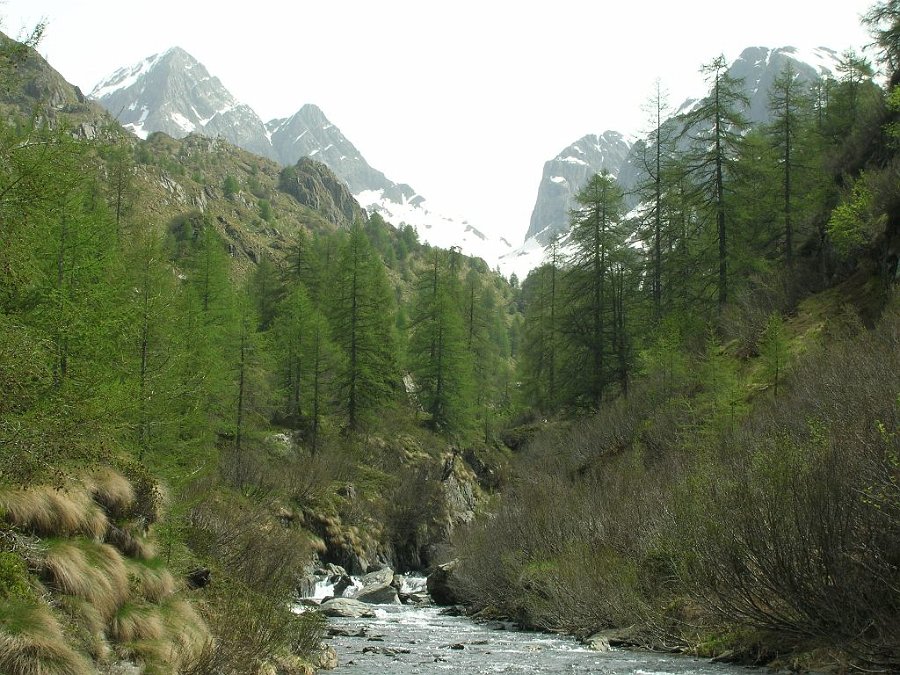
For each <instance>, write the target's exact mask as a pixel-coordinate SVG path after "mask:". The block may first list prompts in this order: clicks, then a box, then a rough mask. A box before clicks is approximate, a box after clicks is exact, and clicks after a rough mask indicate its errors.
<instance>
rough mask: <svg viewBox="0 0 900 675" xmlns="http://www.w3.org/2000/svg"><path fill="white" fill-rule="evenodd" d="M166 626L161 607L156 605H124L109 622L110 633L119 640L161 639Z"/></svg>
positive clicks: (114, 638)
mask: <svg viewBox="0 0 900 675" xmlns="http://www.w3.org/2000/svg"><path fill="white" fill-rule="evenodd" d="M163 633H164V627H163V619H162V615H161V613H160V608H159V607H157V606H155V605H147V604H143V603H142V604H131V603H126V604H125V605H123V606H122V607H121V608H120V609H119V611H118V612H116V615H115V616H114V617H113V618H112V621H110V623H109V635H110V637H111V638H112V639H113V640H116V641H117V642H126V643H127V642H136V641H139V640H141V641H144V640H160V639H161V638H162V637H163Z"/></svg>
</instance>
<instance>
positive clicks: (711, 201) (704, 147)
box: [683, 56, 749, 309]
mask: <svg viewBox="0 0 900 675" xmlns="http://www.w3.org/2000/svg"><path fill="white" fill-rule="evenodd" d="M727 69H728V63H727V61H726V60H725V57H724V56H718V57H716V58H715V59H714V60H713V61H711V62H710V63H708V64H706V65H704V66H703V68H702V72H703V73H704V75H705V76H706V80H707V82H709V83H710V85H711V92H710V95H709V96H708V97H707V98H705V99H704V100H703V101H701V103H700V104H699V105H698V106H697V107H696V108H694V109H693V110H691V111H690V112H689V113H688V114H687V115H685V117H684V120H683V121H684V135H686V137H687V139H688V141H689V146H688V147H689V149H688V164H687V167H686V168H687V171H688V173H689V176H690V178H691V180H692V182H693V183H694V185H695V186H696V188H697V189H698V190H699V194H700V196H701V201H702V202H703V204H704V205H705V206H706V207H707V208H708V209H709V210H710V212H711V215H712V218H713V220H714V223H715V225H714V232H715V236H714V239H713V240H714V241H715V248H716V256H715V259H716V268H717V272H716V299H717V302H718V305H719V308H720V309H721V307H722V306H723V305H724V304H725V303H726V302H727V300H728V258H729V237H728V235H729V227H728V218H729V213H728V205H727V204H726V200H727V196H726V189H727V187H728V182H729V180H730V179H731V175H730V172H731V167H732V165H733V162H734V160H735V158H736V157H737V156H739V155H740V144H741V133H742V131H743V130H744V129H745V128H746V127H747V122H746V120H745V119H744V116H743V115H742V113H741V110H743V109H744V108H745V107H746V106H747V105H749V102H748V100H747V97H746V96H745V95H744V93H743V90H742V87H741V84H742V82H741V81H740V80H738V79H736V78H734V77H731V76H730V75H729V74H728V70H727Z"/></svg>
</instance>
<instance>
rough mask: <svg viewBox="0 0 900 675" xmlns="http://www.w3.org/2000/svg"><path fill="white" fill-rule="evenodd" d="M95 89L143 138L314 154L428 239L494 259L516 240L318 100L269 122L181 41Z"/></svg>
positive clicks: (280, 156)
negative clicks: (444, 196) (386, 162)
mask: <svg viewBox="0 0 900 675" xmlns="http://www.w3.org/2000/svg"><path fill="white" fill-rule="evenodd" d="M91 96H92V97H93V98H94V99H95V100H96V101H98V102H99V103H100V104H101V105H103V106H104V107H105V108H106V109H107V110H109V112H110V113H111V114H112V115H114V116H115V117H116V118H117V119H118V120H119V121H120V122H121V123H122V124H123V126H125V128H127V129H129V130H130V131H132V132H133V133H135V134H136V135H138V136H139V137H142V138H146V136H147V135H148V134H149V133H150V132H153V131H163V132H165V133H167V134H169V135H170V136H172V137H174V138H181V137H184V136H186V135H187V134H190V133H199V134H201V135H205V136H213V137H216V136H221V137H223V138H225V139H226V140H228V141H230V142H231V143H233V144H235V145H237V146H238V147H241V148H244V149H245V150H249V151H251V152H254V153H255V154H258V155H260V156H263V157H266V158H268V159H271V160H274V161H276V162H278V163H280V164H282V165H284V166H293V165H295V164H296V163H297V162H298V161H299V160H300V159H302V158H303V157H311V158H313V159H315V160H317V161H320V162H322V163H324V164H325V165H326V166H328V168H329V169H331V171H333V172H334V174H335V175H337V177H338V178H339V179H340V180H342V181H343V182H344V183H346V184H347V185H348V186H349V188H350V191H351V192H352V193H353V195H354V197H355V198H356V199H357V200H358V201H360V202H361V204H362V206H363V207H364V208H365V209H366V210H367V211H369V212H378V213H379V214H381V215H382V216H383V217H384V218H385V219H386V220H388V221H389V222H391V223H393V224H395V225H396V226H397V227H401V226H403V225H411V226H413V227H414V228H415V229H416V230H417V232H418V233H419V236H420V237H421V238H422V239H423V240H424V241H427V242H428V243H431V244H434V245H437V246H442V247H450V246H458V247H460V248H461V249H462V250H463V251H464V252H465V253H467V254H471V255H477V256H480V257H482V258H484V259H485V260H486V261H487V262H488V263H489V264H490V266H492V267H493V266H494V265H496V264H497V261H498V258H499V255H500V254H501V253H503V252H504V251H506V250H510V249H511V248H512V247H511V245H510V244H509V243H508V242H506V241H505V240H496V239H491V238H489V237H487V236H486V235H485V234H484V233H482V232H481V231H479V230H478V229H477V228H476V227H474V226H473V225H471V224H470V223H469V222H468V221H466V220H465V219H462V220H461V221H460V219H457V218H453V217H448V216H447V215H444V214H440V213H437V212H436V211H434V210H432V209H430V208H428V206H427V205H426V200H425V197H424V196H422V195H420V194H419V193H417V192H416V190H414V189H413V188H412V187H411V186H410V185H408V184H405V183H397V182H395V181H392V180H391V179H389V178H388V177H387V176H385V174H384V173H383V172H381V171H379V170H377V169H375V168H374V167H372V166H371V165H370V164H369V163H368V162H367V161H366V159H365V158H364V157H363V155H362V153H361V152H360V151H359V150H358V149H357V148H356V146H354V145H353V143H352V142H351V141H350V140H349V139H347V137H346V136H345V135H344V134H343V133H342V132H341V130H340V129H338V127H337V126H335V125H334V124H333V123H332V122H331V121H330V120H328V118H327V117H326V116H325V113H324V112H323V111H322V110H321V108H319V107H318V106H317V105H315V104H312V103H306V104H304V105H303V106H302V107H300V108H299V109H298V110H297V112H295V113H294V114H293V115H290V116H288V117H283V118H276V119H272V120H269V121H268V122H263V120H262V119H261V118H260V117H259V115H257V114H256V112H255V111H254V110H253V109H252V108H251V107H250V106H249V105H246V104H244V103H241V102H239V101H238V100H237V99H236V98H235V97H234V96H233V95H232V94H231V93H230V92H229V91H228V90H227V89H226V88H225V87H224V85H223V84H222V82H221V80H219V79H218V78H217V77H214V76H213V75H211V74H210V73H209V71H207V69H206V68H205V67H204V66H203V65H202V64H201V63H200V62H199V61H197V60H196V59H194V58H193V57H192V56H191V55H190V54H188V53H187V52H186V51H185V50H184V49H182V48H180V47H172V48H170V49H169V50H167V51H165V52H161V53H160V54H154V55H152V56H149V57H147V58H145V59H142V60H141V61H139V62H138V63H137V64H134V65H132V66H126V67H122V68H119V69H118V70H116V71H114V72H113V73H112V74H111V75H109V76H107V77H106V78H104V79H103V80H101V81H100V82H99V83H98V84H97V85H96V86H95V87H94V89H93V90H92V93H91Z"/></svg>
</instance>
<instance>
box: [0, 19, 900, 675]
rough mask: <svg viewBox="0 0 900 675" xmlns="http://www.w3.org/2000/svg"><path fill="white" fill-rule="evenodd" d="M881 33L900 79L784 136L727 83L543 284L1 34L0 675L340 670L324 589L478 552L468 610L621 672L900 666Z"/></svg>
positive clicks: (548, 270) (880, 24) (892, 40)
mask: <svg viewBox="0 0 900 675" xmlns="http://www.w3.org/2000/svg"><path fill="white" fill-rule="evenodd" d="M867 21H868V23H869V27H870V28H871V29H872V31H873V34H874V36H875V38H876V40H877V41H878V43H879V45H880V47H881V49H882V51H881V61H880V63H879V64H871V63H869V62H868V61H866V59H864V58H862V57H861V56H859V55H858V54H854V53H852V52H847V53H845V54H844V55H843V57H842V61H841V67H840V72H839V77H837V78H836V79H830V80H827V81H822V82H820V83H815V84H814V85H813V86H807V85H805V84H803V81H801V80H798V79H797V78H796V77H795V75H796V74H795V73H794V72H792V70H791V66H790V63H789V62H788V64H787V66H786V68H785V70H784V71H783V72H782V74H781V76H780V77H779V78H778V80H777V82H776V84H775V87H774V93H773V94H772V96H771V97H770V100H769V112H770V119H771V120H772V122H771V124H767V125H752V124H750V123H749V122H747V121H746V120H745V119H743V117H742V115H741V114H740V110H741V109H742V106H743V105H744V102H743V101H742V96H743V94H742V93H741V91H742V90H741V88H740V86H739V83H738V82H736V81H734V80H733V79H732V78H731V77H730V76H729V75H728V72H727V69H726V67H725V65H726V61H725V60H724V58H721V57H719V58H715V59H713V60H712V61H710V62H709V63H708V64H707V65H706V66H704V67H703V68H704V73H705V74H706V76H707V84H708V87H709V95H708V96H707V97H706V98H703V99H701V100H699V101H698V102H697V103H696V104H695V105H693V106H691V107H690V108H688V109H686V110H685V111H684V112H683V113H682V114H680V115H679V116H677V117H676V118H673V119H672V120H668V121H667V120H664V119H663V118H662V116H661V115H660V116H658V117H657V121H658V123H657V125H656V126H655V129H654V131H653V133H651V135H650V137H649V139H646V141H645V142H644V143H643V144H642V145H641V148H642V167H641V171H642V173H643V180H642V181H641V183H640V186H639V188H638V193H637V194H629V195H626V194H624V192H623V190H622V188H621V187H620V185H619V184H618V183H617V182H616V180H615V179H614V178H613V177H612V176H611V175H609V174H606V173H600V174H597V175H595V176H593V177H592V178H590V180H589V181H588V183H587V184H586V185H585V186H584V188H583V189H582V190H581V191H580V193H579V194H578V199H577V202H578V208H576V209H575V210H573V212H572V213H571V219H570V220H571V222H570V225H571V232H570V234H569V236H567V237H566V238H565V239H561V240H558V241H556V242H554V243H553V244H552V246H551V249H550V256H549V259H548V260H547V262H546V263H545V264H544V265H542V266H541V267H539V268H538V269H536V270H533V271H532V272H531V273H530V274H529V275H528V277H527V278H526V279H525V280H524V281H523V282H522V283H521V284H520V283H519V280H517V279H516V278H515V277H513V278H511V279H510V280H509V281H507V280H505V279H504V278H502V276H500V275H499V274H498V273H497V272H495V271H492V270H490V269H489V268H488V266H487V265H486V264H485V263H484V262H483V261H482V260H479V259H476V258H470V257H467V256H464V255H462V254H461V252H460V251H459V249H457V248H451V249H449V250H444V249H439V248H435V247H431V246H428V245H424V244H422V243H421V242H420V241H419V240H418V237H417V234H416V232H415V230H414V229H413V228H411V227H409V226H405V225H401V226H399V227H395V225H394V224H391V223H388V222H386V221H385V220H384V219H383V218H382V217H380V216H378V215H368V214H367V213H366V212H365V211H364V210H363V209H362V208H361V207H360V205H359V204H358V203H357V202H356V201H355V200H354V198H353V196H352V194H351V193H350V192H349V190H348V188H347V187H346V186H345V185H344V184H343V183H342V182H341V181H340V180H339V179H338V178H337V177H336V176H335V175H334V174H333V173H332V172H331V171H330V170H329V169H328V168H327V167H326V166H324V165H322V164H319V163H317V162H315V161H313V160H311V159H309V158H304V159H301V160H300V161H298V162H297V163H296V164H294V165H291V166H287V167H282V166H280V165H278V164H276V163H274V162H272V161H270V160H268V159H265V158H263V157H259V156H256V155H253V154H251V153H249V152H247V151H245V150H241V149H239V148H236V147H234V146H232V145H230V144H229V143H227V142H225V141H223V140H221V139H210V138H204V137H202V136H198V135H188V136H187V137H185V138H182V139H173V138H171V137H169V136H167V135H165V134H163V133H156V134H151V135H150V136H149V137H148V138H146V139H143V140H142V139H138V138H136V137H134V136H133V135H131V134H129V133H127V132H125V131H124V130H123V129H122V128H121V127H120V126H119V125H118V124H117V123H116V122H115V121H114V120H113V119H112V118H111V117H110V116H109V115H108V114H107V113H106V112H104V111H103V110H102V109H100V108H99V107H97V106H96V105H94V104H92V103H91V102H90V101H88V100H86V99H85V98H84V97H83V96H82V94H81V92H80V91H79V90H78V89H77V88H75V87H72V86H71V85H69V84H68V83H66V82H65V81H64V80H63V78H61V77H60V76H59V75H58V73H56V72H55V71H53V69H52V68H50V66H49V65H48V64H46V63H45V62H44V61H43V60H42V59H41V58H40V57H39V56H38V55H37V53H36V52H35V51H34V50H33V47H34V45H36V44H37V42H38V40H39V38H40V27H38V29H37V30H36V31H35V32H34V34H33V35H32V36H30V37H29V38H28V39H26V40H25V43H18V42H15V41H12V40H10V39H8V38H5V37H3V38H0V85H2V89H0V672H3V673H11V674H13V675H30V674H33V673H47V674H53V673H58V674H60V675H61V674H63V673H66V674H70V673H76V674H77V673H93V672H103V673H122V672H144V673H172V672H179V673H191V674H196V675H200V674H204V673H208V674H212V673H281V674H288V673H307V672H311V670H313V669H314V668H318V667H327V666H330V665H333V652H329V650H328V649H327V648H323V645H322V637H323V635H324V630H325V627H324V618H323V617H322V615H321V614H320V613H318V612H315V611H312V612H305V613H302V614H295V613H293V612H292V611H291V610H290V607H291V605H292V603H293V602H295V601H296V600H297V596H298V586H301V585H302V584H303V583H304V580H308V578H309V572H310V570H311V569H313V568H315V567H317V566H326V565H328V564H333V565H340V566H341V567H343V568H344V571H346V572H347V573H349V574H355V575H360V574H364V573H367V572H371V571H373V570H378V569H381V568H382V567H390V568H392V570H397V571H409V570H417V571H426V570H429V569H433V568H434V567H435V566H436V565H438V564H441V563H445V562H448V561H450V560H451V559H453V558H455V559H456V561H455V562H453V563H451V564H449V565H445V566H442V567H441V568H440V574H441V575H442V576H447V577H449V583H448V585H446V586H445V587H444V588H442V589H441V590H442V591H443V593H442V594H441V595H443V596H444V597H440V598H439V597H438V595H436V594H435V600H438V601H447V600H449V601H453V600H458V601H459V602H460V603H461V604H463V605H465V609H466V610H467V611H469V612H472V613H475V612H477V613H478V614H479V616H481V617H487V618H491V617H506V618H511V619H513V620H515V621H516V622H518V623H519V624H520V625H523V626H527V627H533V628H539V629H547V630H553V631H563V632H567V633H571V634H575V635H578V636H580V637H584V638H591V642H592V644H594V645H595V646H597V645H599V646H601V647H602V646H604V645H606V644H608V643H609V642H612V643H614V644H616V645H630V646H641V647H652V648H656V649H665V650H672V651H681V652H687V653H691V654H695V655H704V656H717V657H719V658H722V659H733V660H738V661H743V662H753V663H764V664H769V665H773V666H778V667H788V668H796V669H813V668H831V669H836V670H850V669H864V670H867V671H876V672H888V671H892V670H896V669H898V668H900V649H898V645H900V624H898V616H900V571H898V570H900V427H898V424H900V331H898V328H900V305H898V298H897V294H896V293H897V292H896V284H897V280H898V278H900V268H898V256H900V154H898V150H900V121H898V120H900V94H898V89H897V85H898V79H900V75H898V73H900V46H898V43H897V34H898V30H900V7H898V6H897V3H896V2H893V1H891V2H885V3H882V4H878V5H876V6H875V8H874V9H873V10H872V12H871V13H870V15H869V16H868V18H867ZM874 65H880V66H882V67H883V68H884V69H885V70H887V71H888V73H889V77H890V79H889V81H888V82H886V83H883V82H881V80H879V79H878V78H876V77H875V74H874V73H875V70H874V67H873V66H874ZM651 107H655V108H656V110H661V109H662V102H661V101H660V100H659V99H658V98H657V99H656V100H655V101H654V102H652V106H651ZM633 203H639V206H638V207H637V208H635V209H626V204H633ZM391 578H393V577H392V575H391ZM348 583H349V580H348ZM448 648H449V646H448ZM453 649H457V648H456V647H453Z"/></svg>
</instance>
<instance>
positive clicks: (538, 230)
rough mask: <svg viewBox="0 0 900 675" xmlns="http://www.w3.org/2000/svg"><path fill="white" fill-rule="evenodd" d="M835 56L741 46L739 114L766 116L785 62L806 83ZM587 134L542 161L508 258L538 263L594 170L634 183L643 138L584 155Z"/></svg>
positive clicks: (732, 70) (683, 109) (733, 68)
mask: <svg viewBox="0 0 900 675" xmlns="http://www.w3.org/2000/svg"><path fill="white" fill-rule="evenodd" d="M839 58H840V57H839V55H838V53H837V52H835V51H834V50H832V49H829V48H827V47H817V48H815V49H812V50H808V51H803V50H800V49H797V48H796V47H791V46H786V47H775V48H770V47H763V46H753V47H746V48H744V49H743V50H742V51H741V53H740V55H739V56H738V58H737V59H735V60H734V61H732V62H731V63H730V64H729V68H728V74H729V76H731V77H734V78H737V79H742V80H743V81H744V90H745V94H746V95H747V98H748V101H749V104H748V106H747V108H746V110H744V111H742V112H743V113H744V114H745V116H746V117H747V119H748V121H749V122H750V123H751V124H760V123H764V122H766V121H767V119H768V96H769V90H770V88H771V86H772V84H773V82H774V80H775V78H776V77H777V76H778V74H779V73H780V72H781V69H782V68H783V67H784V64H785V62H786V61H788V60H790V61H791V62H792V63H793V64H794V66H795V67H796V69H797V77H798V78H801V79H803V80H806V81H809V82H811V81H814V80H816V79H821V78H822V77H825V76H828V75H831V74H833V73H834V71H835V70H836V64H837V61H838V59H839ZM701 100H703V99H702V98H701V99H696V98H688V99H686V100H685V101H684V102H682V103H681V105H679V106H678V107H677V108H675V109H674V111H673V112H672V113H671V114H670V115H669V116H668V118H667V120H666V121H665V123H664V124H668V125H671V124H677V123H678V119H679V118H680V117H681V116H682V115H684V114H686V113H687V112H689V111H690V110H691V109H692V108H693V107H694V106H695V105H697V104H698V103H699V102H700V101H701ZM607 134H611V135H614V134H618V135H619V136H622V138H623V139H624V136H623V135H622V134H619V132H614V131H605V132H603V134H601V135H600V137H604V136H606V135H607ZM591 136H592V135H591V134H588V135H586V136H583V137H582V138H580V139H579V140H577V141H575V142H574V143H572V144H570V145H568V146H566V147H565V148H563V149H562V150H561V151H560V152H559V153H558V154H557V155H556V156H555V157H554V158H553V159H551V160H548V161H547V162H545V164H544V173H543V176H542V179H541V183H540V185H539V187H538V194H537V196H536V198H535V205H534V208H533V210H532V215H531V221H530V223H529V227H528V230H527V232H526V235H525V243H524V244H523V245H522V246H520V247H519V248H517V249H516V250H515V251H514V252H512V253H511V254H510V256H509V257H510V258H513V259H514V258H516V257H518V258H524V259H525V260H527V261H528V263H527V264H529V265H533V266H537V265H539V264H540V263H541V262H542V260H543V258H542V257H541V256H540V252H539V249H540V247H546V246H547V245H548V244H549V243H550V241H551V240H552V239H553V238H554V237H559V236H563V235H565V233H566V232H568V230H569V216H568V214H569V210H570V209H571V208H572V207H573V206H574V205H575V204H574V198H575V195H576V194H577V193H578V191H579V190H580V189H581V188H582V187H583V186H584V184H585V183H586V182H587V179H588V178H589V177H590V176H592V175H593V174H594V173H597V172H599V171H601V170H607V171H609V172H610V173H611V174H612V175H613V176H615V177H616V178H617V180H618V181H619V184H620V185H621V187H622V188H623V190H625V192H626V193H630V192H631V191H632V190H633V189H634V188H635V186H636V185H637V184H638V182H639V180H640V169H639V168H638V167H639V161H638V160H639V157H638V156H637V155H636V153H637V152H638V151H640V149H641V148H643V147H645V146H646V138H637V139H632V142H631V144H630V146H629V148H628V152H627V153H625V154H617V155H613V154H611V153H608V154H606V155H603V154H592V155H589V154H585V153H584V152H583V150H584V148H581V145H585V139H590V138H591ZM579 144H581V145H579ZM573 159H577V160H581V161H582V162H584V165H583V166H581V167H580V170H579V171H577V172H576V171H572V170H571V169H568V171H567V169H566V164H567V163H568V164H575V165H577V164H578V163H577V162H573ZM617 160H618V161H617ZM559 178H565V179H566V180H565V182H563V181H560V180H558V179H559ZM630 205H631V206H634V205H635V204H630Z"/></svg>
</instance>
